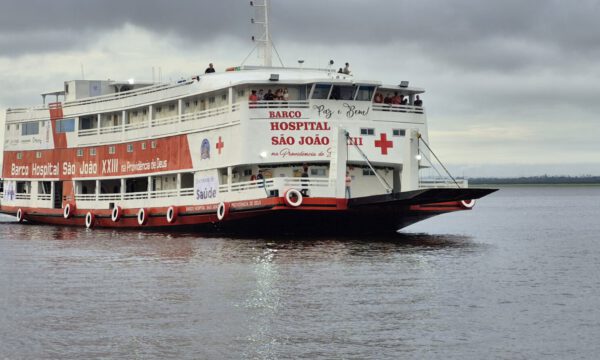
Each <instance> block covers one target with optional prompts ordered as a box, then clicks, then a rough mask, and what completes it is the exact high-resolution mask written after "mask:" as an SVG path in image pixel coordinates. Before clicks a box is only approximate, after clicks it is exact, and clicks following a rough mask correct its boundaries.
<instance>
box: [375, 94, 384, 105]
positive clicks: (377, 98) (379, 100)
mask: <svg viewBox="0 0 600 360" xmlns="http://www.w3.org/2000/svg"><path fill="white" fill-rule="evenodd" d="M373 102H374V103H375V104H382V103H383V95H381V93H380V92H378V93H376V94H375V99H373Z"/></svg>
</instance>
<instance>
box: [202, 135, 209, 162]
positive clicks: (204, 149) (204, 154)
mask: <svg viewBox="0 0 600 360" xmlns="http://www.w3.org/2000/svg"><path fill="white" fill-rule="evenodd" d="M200 159H210V143H209V142H208V139H204V140H202V145H201V146H200Z"/></svg>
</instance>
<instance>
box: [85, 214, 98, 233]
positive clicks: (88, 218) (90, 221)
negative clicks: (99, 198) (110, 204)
mask: <svg viewBox="0 0 600 360" xmlns="http://www.w3.org/2000/svg"><path fill="white" fill-rule="evenodd" d="M95 220H96V217H95V216H94V214H92V213H91V212H90V211H88V212H87V214H85V227H86V228H88V229H91V228H92V227H93V226H94V222H95Z"/></svg>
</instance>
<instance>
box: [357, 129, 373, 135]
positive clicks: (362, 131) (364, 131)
mask: <svg viewBox="0 0 600 360" xmlns="http://www.w3.org/2000/svg"><path fill="white" fill-rule="evenodd" d="M360 134H361V135H375V129H373V128H362V129H360Z"/></svg>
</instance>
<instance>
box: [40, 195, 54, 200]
mask: <svg viewBox="0 0 600 360" xmlns="http://www.w3.org/2000/svg"><path fill="white" fill-rule="evenodd" d="M37 199H38V200H52V195H51V194H37Z"/></svg>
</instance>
